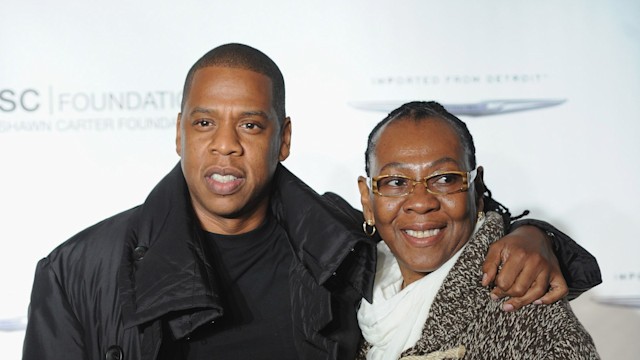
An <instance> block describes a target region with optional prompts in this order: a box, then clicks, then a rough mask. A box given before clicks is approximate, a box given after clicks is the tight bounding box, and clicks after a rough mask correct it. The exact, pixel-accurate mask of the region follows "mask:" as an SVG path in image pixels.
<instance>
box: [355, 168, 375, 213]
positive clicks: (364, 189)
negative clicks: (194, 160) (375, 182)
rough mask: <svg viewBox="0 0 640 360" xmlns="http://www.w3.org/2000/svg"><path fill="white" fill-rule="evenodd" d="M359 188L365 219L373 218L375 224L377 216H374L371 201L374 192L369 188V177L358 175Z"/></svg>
mask: <svg viewBox="0 0 640 360" xmlns="http://www.w3.org/2000/svg"><path fill="white" fill-rule="evenodd" d="M358 189H359V190H360V203H361V204H362V214H363V215H364V220H365V221H366V220H371V221H373V224H375V218H374V217H373V204H372V203H371V202H372V200H371V196H372V193H371V191H370V190H369V185H368V184H367V178H365V177H364V176H358Z"/></svg>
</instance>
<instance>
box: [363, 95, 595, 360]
mask: <svg viewBox="0 0 640 360" xmlns="http://www.w3.org/2000/svg"><path fill="white" fill-rule="evenodd" d="M366 169H367V175H368V176H370V177H369V178H368V179H365V178H363V177H360V178H359V179H358V186H359V188H360V194H361V201H362V206H363V210H364V216H365V221H366V224H368V225H369V226H370V227H371V228H369V229H368V231H373V227H375V228H376V229H377V231H378V232H379V234H380V236H381V237H382V239H383V240H384V242H381V243H380V245H379V246H378V253H379V255H378V256H379V258H378V266H377V273H376V280H375V281H376V284H375V289H374V296H373V303H372V304H369V303H367V302H364V301H363V303H362V305H361V307H360V309H359V312H358V322H359V324H360V327H361V329H362V332H363V336H364V339H365V344H364V345H363V348H362V351H361V358H364V357H365V356H366V358H367V359H398V358H403V357H407V358H411V359H432V358H433V359H448V358H453V359H455V358H465V359H494V358H495V359H518V358H523V359H524V358H526V359H549V358H563V359H578V358H588V359H592V358H598V354H597V352H596V350H595V346H594V344H593V341H592V339H591V337H590V336H589V334H588V333H587V332H586V330H585V329H584V328H583V327H582V325H581V324H580V323H579V321H578V320H577V318H576V317H575V315H574V314H573V313H572V311H571V309H570V308H569V305H568V303H567V302H566V300H561V301H558V302H556V303H554V304H551V305H547V306H536V305H529V306H525V307H524V308H523V309H521V310H520V311H517V312H504V311H502V310H501V302H496V301H493V300H491V298H490V297H489V296H488V294H489V293H488V292H489V290H488V289H487V288H485V287H483V286H482V285H481V284H480V278H481V276H482V269H481V266H482V262H483V259H484V257H485V254H486V252H487V249H488V247H489V245H490V244H491V243H492V242H493V241H495V240H497V239H499V238H500V237H501V236H502V234H503V232H504V223H503V218H502V216H501V215H499V214H498V213H496V212H487V213H486V214H484V213H483V212H482V211H481V210H482V209H483V208H484V203H483V202H484V201H485V200H484V199H483V194H484V193H485V187H484V184H483V180H482V177H483V169H482V167H476V161H475V147H474V144H473V139H472V137H471V135H470V134H469V131H468V129H467V127H466V125H465V124H464V123H463V122H462V121H460V120H459V119H458V118H456V117H455V116H453V115H452V114H450V113H448V112H447V111H446V110H445V109H444V108H443V107H442V106H440V105H439V104H437V103H434V102H428V103H426V102H414V103H408V104H405V105H403V106H402V107H400V108H399V109H397V110H395V111H393V112H392V113H391V114H389V116H388V117H387V118H386V119H385V120H383V121H382V122H381V123H380V124H378V126H377V127H376V128H375V129H374V130H373V132H372V133H371V135H370V137H369V146H368V148H367V152H366ZM410 356H418V357H410ZM429 356H431V357H429Z"/></svg>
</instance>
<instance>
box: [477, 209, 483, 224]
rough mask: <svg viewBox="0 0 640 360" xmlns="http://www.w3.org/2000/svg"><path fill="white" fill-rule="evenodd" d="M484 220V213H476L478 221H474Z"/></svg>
mask: <svg viewBox="0 0 640 360" xmlns="http://www.w3.org/2000/svg"><path fill="white" fill-rule="evenodd" d="M482 219H484V211H478V219H477V220H476V222H478V221H480V220H482Z"/></svg>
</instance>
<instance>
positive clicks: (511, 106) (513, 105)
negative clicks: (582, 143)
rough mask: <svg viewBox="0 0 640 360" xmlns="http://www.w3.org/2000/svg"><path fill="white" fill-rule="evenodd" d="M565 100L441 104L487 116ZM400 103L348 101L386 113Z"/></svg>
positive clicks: (462, 112) (454, 110)
mask: <svg viewBox="0 0 640 360" xmlns="http://www.w3.org/2000/svg"><path fill="white" fill-rule="evenodd" d="M565 101H566V100H565V99H530V100H529V99H520V100H517V99H506V100H487V101H480V102H475V103H461V104H442V106H444V107H445V109H447V111H449V112H450V113H452V114H454V115H467V116H489V115H498V114H507V113H512V112H517V111H527V110H535V109H542V108H546V107H550V106H556V105H560V104H562V103H564V102H565ZM402 104H404V102H401V101H355V102H350V103H349V105H351V106H353V107H354V108H356V109H360V110H369V111H381V112H386V113H389V112H391V111H392V110H393V109H395V108H397V107H399V106H400V105H402Z"/></svg>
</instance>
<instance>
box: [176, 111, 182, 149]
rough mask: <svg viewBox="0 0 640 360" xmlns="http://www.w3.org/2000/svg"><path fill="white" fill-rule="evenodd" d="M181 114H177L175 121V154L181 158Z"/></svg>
mask: <svg viewBox="0 0 640 360" xmlns="http://www.w3.org/2000/svg"><path fill="white" fill-rule="evenodd" d="M181 118H182V113H178V118H177V119H176V153H177V154H178V156H180V157H182V128H181Z"/></svg>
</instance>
